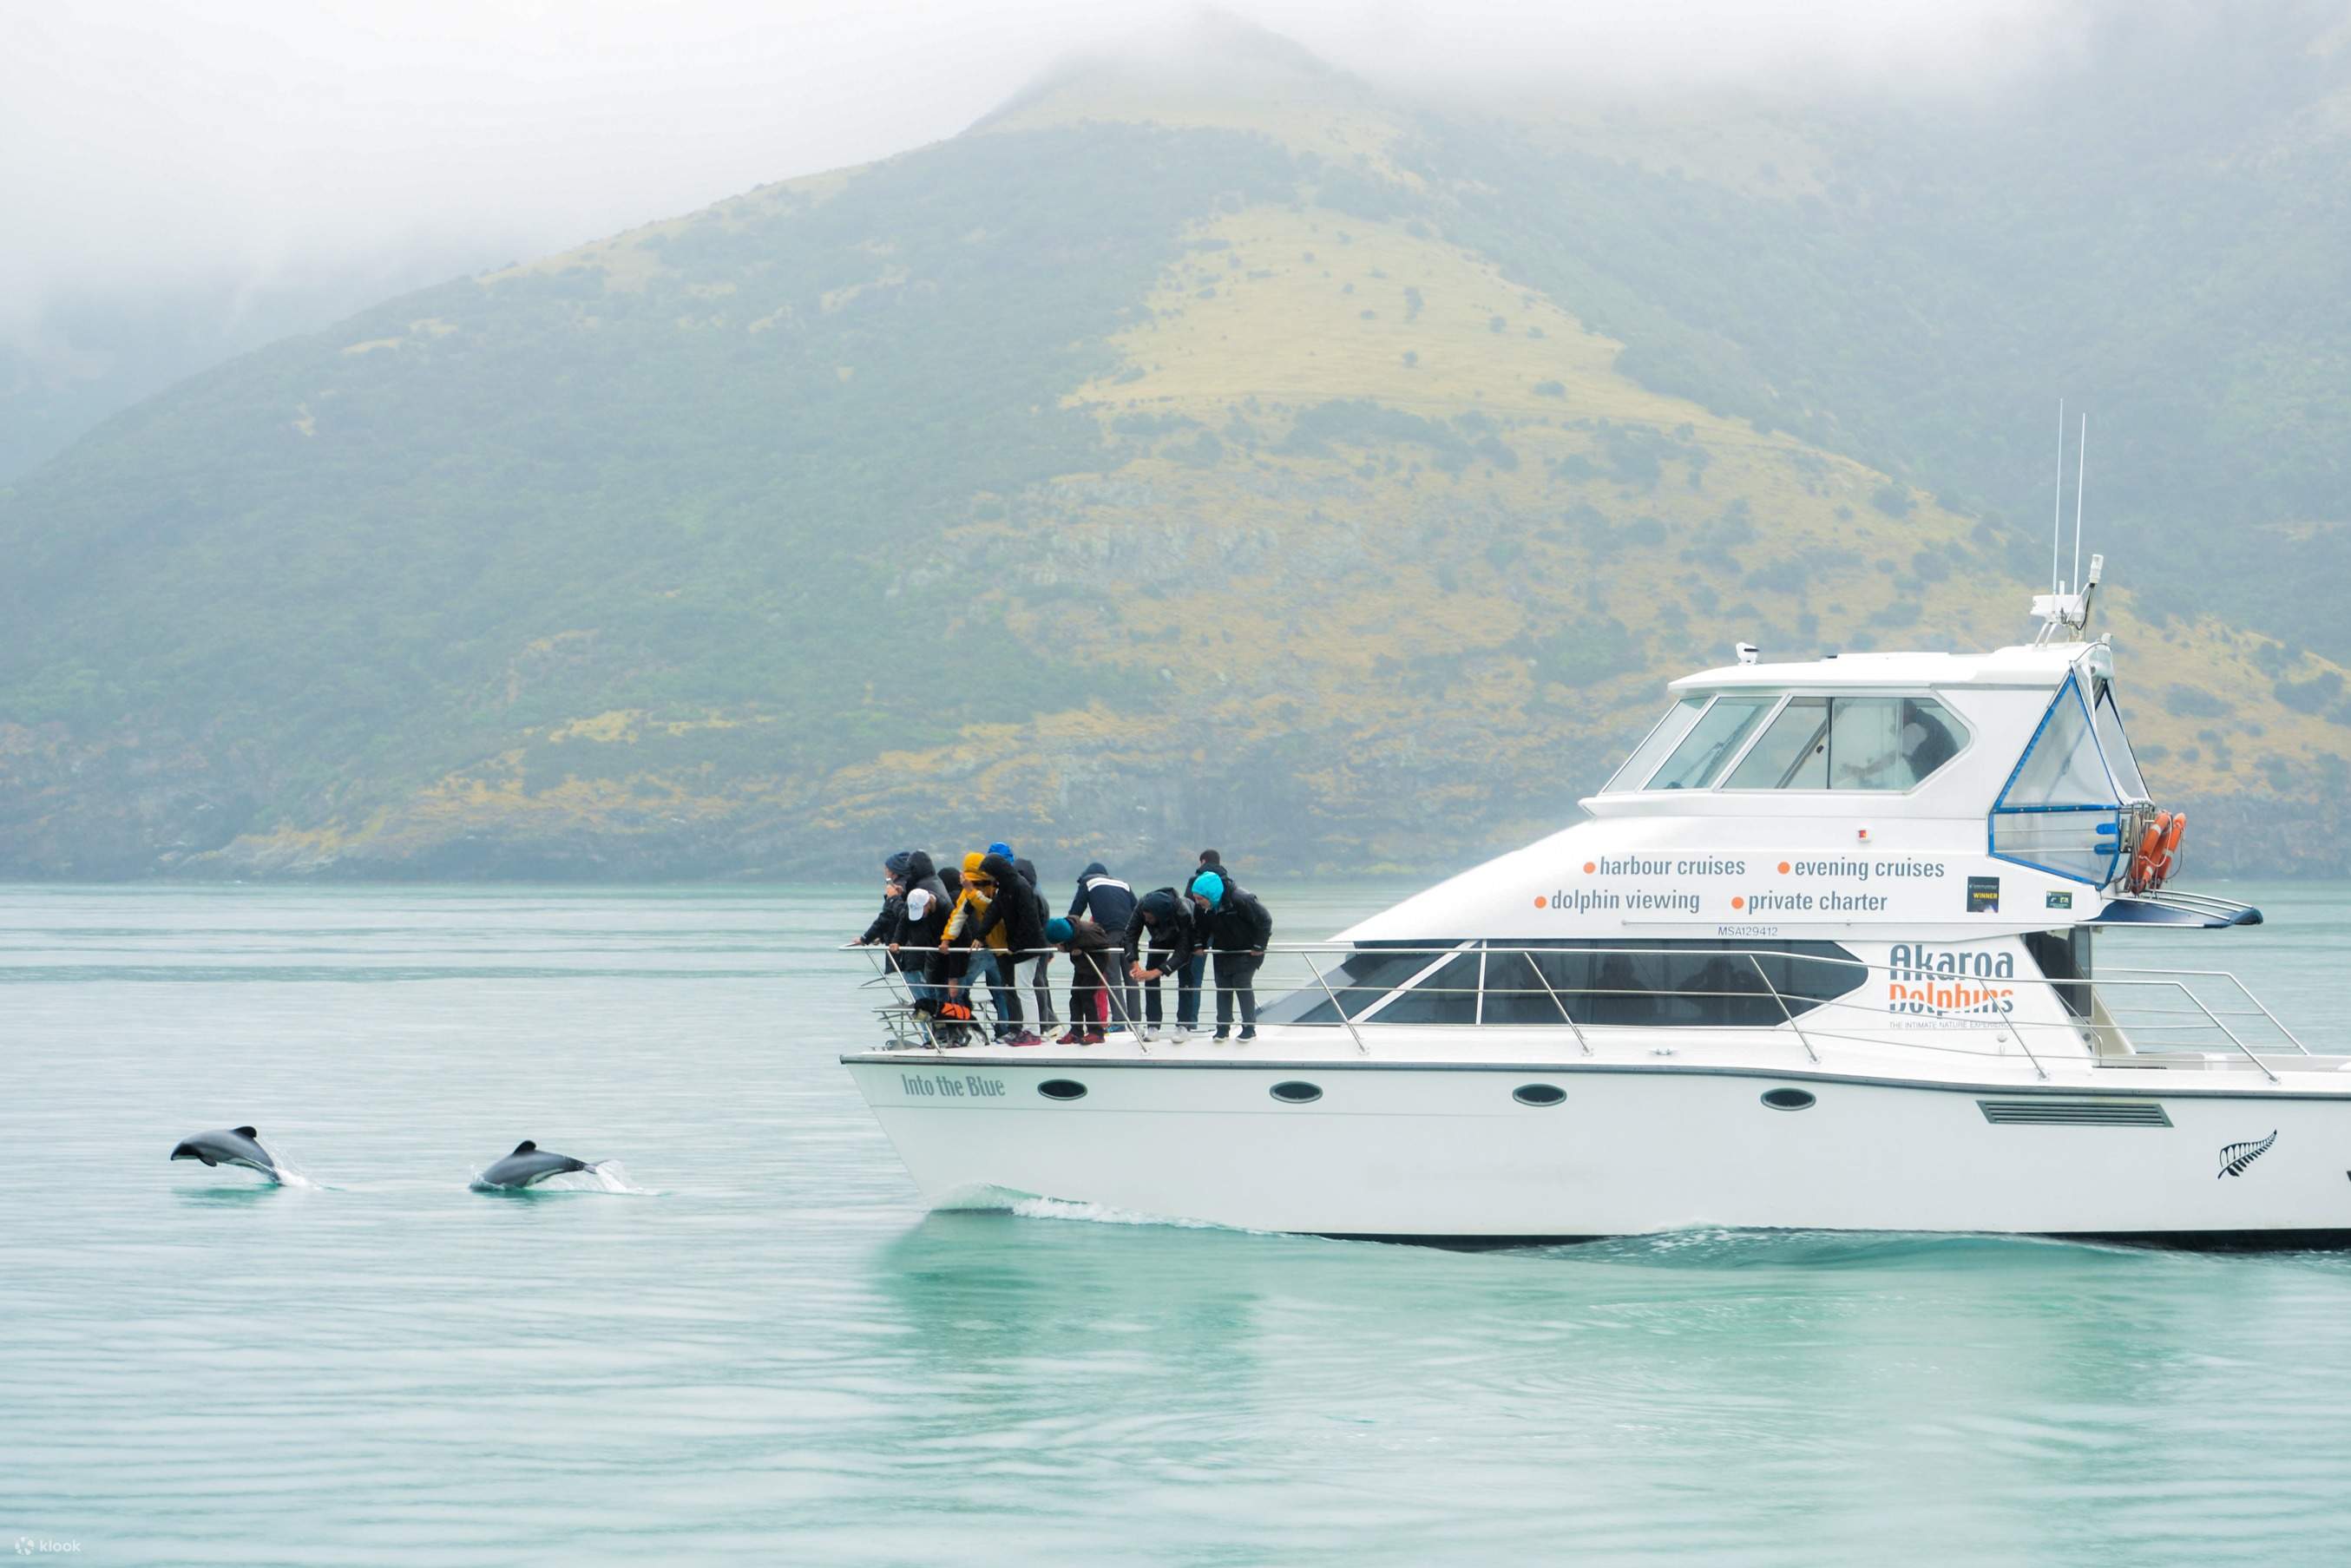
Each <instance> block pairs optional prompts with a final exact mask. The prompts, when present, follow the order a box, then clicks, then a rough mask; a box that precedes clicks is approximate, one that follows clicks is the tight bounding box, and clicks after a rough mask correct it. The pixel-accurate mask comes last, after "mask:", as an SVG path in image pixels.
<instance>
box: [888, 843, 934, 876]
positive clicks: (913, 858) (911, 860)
mask: <svg viewBox="0 0 2351 1568" xmlns="http://www.w3.org/2000/svg"><path fill="white" fill-rule="evenodd" d="M905 855H906V880H907V881H909V882H920V881H922V880H923V879H924V878H925V877H926V876H936V875H938V874H939V873H938V868H937V867H935V866H934V865H932V864H931V857H930V856H929V855H927V854H925V853H924V852H922V851H921V850H908V851H906V852H905ZM890 858H891V859H893V860H895V859H897V856H895V855H893V856H891V857H890Z"/></svg>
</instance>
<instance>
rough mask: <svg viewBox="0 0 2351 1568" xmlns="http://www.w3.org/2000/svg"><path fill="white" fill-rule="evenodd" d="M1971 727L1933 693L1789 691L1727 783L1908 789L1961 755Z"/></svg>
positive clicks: (1767, 786)
mask: <svg viewBox="0 0 2351 1568" xmlns="http://www.w3.org/2000/svg"><path fill="white" fill-rule="evenodd" d="M1707 717H1708V719H1709V720H1711V719H1712V718H1713V715H1712V714H1708V716H1707ZM1703 727H1704V726H1703V725H1701V726H1700V728H1701V729H1702V728H1703ZM1967 735H1968V728H1967V726H1966V725H1964V724H1962V723H1960V722H1959V716H1957V715H1955V714H1953V713H1952V712H1951V710H1950V709H1949V708H1947V707H1945V706H1943V705H1942V704H1941V703H1938V702H1937V701H1936V700H1935V699H1934V698H1933V697H1928V696H1908V697H1903V696H1888V697H1875V696H1873V697H1790V698H1789V699H1788V702H1787V706H1784V707H1782V708H1781V709H1780V711H1779V713H1778V715H1777V716H1774V717H1773V718H1772V720H1771V723H1770V724H1769V725H1767V726H1765V727H1763V733H1762V734H1761V736H1759V737H1756V741H1755V744H1754V745H1753V746H1751V747H1748V748H1747V755H1746V756H1744V757H1741V758H1740V759H1739V761H1738V763H1737V765H1736V766H1734V767H1733V768H1731V770H1730V772H1729V776H1728V777H1727V778H1725V779H1723V781H1722V787H1723V788H1724V789H1912V788H1915V787H1916V786H1917V785H1918V784H1920V783H1922V782H1924V781H1925V780H1926V779H1928V777H1929V776H1931V775H1932V774H1933V773H1934V772H1935V771H1936V770H1937V769H1938V768H1941V767H1942V766H1943V764H1945V763H1946V762H1949V760H1950V759H1951V758H1954V757H1957V756H1958V755H1959V748H1960V747H1962V746H1964V745H1965V744H1966V743H1967ZM1691 738H1692V739H1693V740H1695V739H1696V738H1697V732H1696V731H1693V732H1692V735H1691ZM1668 770H1670V764H1668ZM1660 777H1662V775H1660Z"/></svg>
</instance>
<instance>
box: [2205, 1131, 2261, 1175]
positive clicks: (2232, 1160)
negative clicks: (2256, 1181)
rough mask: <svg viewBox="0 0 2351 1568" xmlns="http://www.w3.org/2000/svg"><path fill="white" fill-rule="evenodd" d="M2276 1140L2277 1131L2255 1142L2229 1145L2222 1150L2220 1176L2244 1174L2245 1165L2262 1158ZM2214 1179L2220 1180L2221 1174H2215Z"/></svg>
mask: <svg viewBox="0 0 2351 1568" xmlns="http://www.w3.org/2000/svg"><path fill="white" fill-rule="evenodd" d="M2276 1142H2277V1134H2275V1133H2272V1134H2270V1135H2269V1136H2268V1137H2266V1138H2262V1139H2259V1140H2257V1141H2255V1142H2253V1143H2250V1144H2231V1145H2227V1146H2226V1147H2224V1148H2223V1149H2221V1151H2220V1176H2242V1175H2244V1174H2245V1167H2246V1166H2249V1165H2252V1163H2253V1162H2254V1161H2255V1160H2257V1159H2260V1158H2261V1157H2262V1155H2265V1154H2268V1153H2269V1152H2270V1145H2272V1144H2274V1143H2276ZM2220 1176H2215V1177H2213V1178H2212V1179H2213V1180H2215V1181H2218V1180H2219V1179H2220Z"/></svg>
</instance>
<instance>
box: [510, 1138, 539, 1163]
mask: <svg viewBox="0 0 2351 1568" xmlns="http://www.w3.org/2000/svg"><path fill="white" fill-rule="evenodd" d="M514 1152H515V1155H535V1154H537V1153H538V1145H537V1144H534V1143H532V1142H531V1141H530V1140H529V1139H528V1138H525V1139H524V1140H523V1141H522V1142H521V1143H519V1144H517V1145H515V1147H514ZM507 1158H508V1159H512V1158H514V1155H507Z"/></svg>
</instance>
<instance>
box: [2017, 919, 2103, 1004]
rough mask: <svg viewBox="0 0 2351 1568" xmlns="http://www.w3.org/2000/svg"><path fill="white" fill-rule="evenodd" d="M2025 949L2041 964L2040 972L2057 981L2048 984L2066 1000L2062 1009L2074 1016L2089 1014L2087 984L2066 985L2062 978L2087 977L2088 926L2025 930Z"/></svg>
mask: <svg viewBox="0 0 2351 1568" xmlns="http://www.w3.org/2000/svg"><path fill="white" fill-rule="evenodd" d="M2024 950H2025V951H2026V952H2028V953H2030V954H2032V961H2033V962H2034V963H2036V964H2038V965H2040V966H2041V972H2042V974H2043V975H2044V976H2046V977H2049V978H2050V979H2052V980H2055V981H2058V982H2060V983H2059V984H2057V985H2053V986H2052V987H2050V989H2051V990H2053V991H2054V992H2056V993H2057V999H2058V1000H2059V1001H2061V1002H2063V1003H2064V1004H2065V1010H2066V1011H2067V1012H2069V1013H2072V1014H2073V1015H2074V1017H2075V1018H2077V1019H2085V1018H2088V1017H2089V1016H2090V988H2089V987H2088V986H2086V985H2078V984H2077V985H2067V984H2064V983H2063V982H2065V981H2069V980H2071V981H2085V980H2087V979H2089V977H2090V928H2089V927H2088V926H2086V925H2071V926H2067V927H2066V928H2065V929H2064V930H2063V931H2028V932H2026V933H2025V934H2024Z"/></svg>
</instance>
